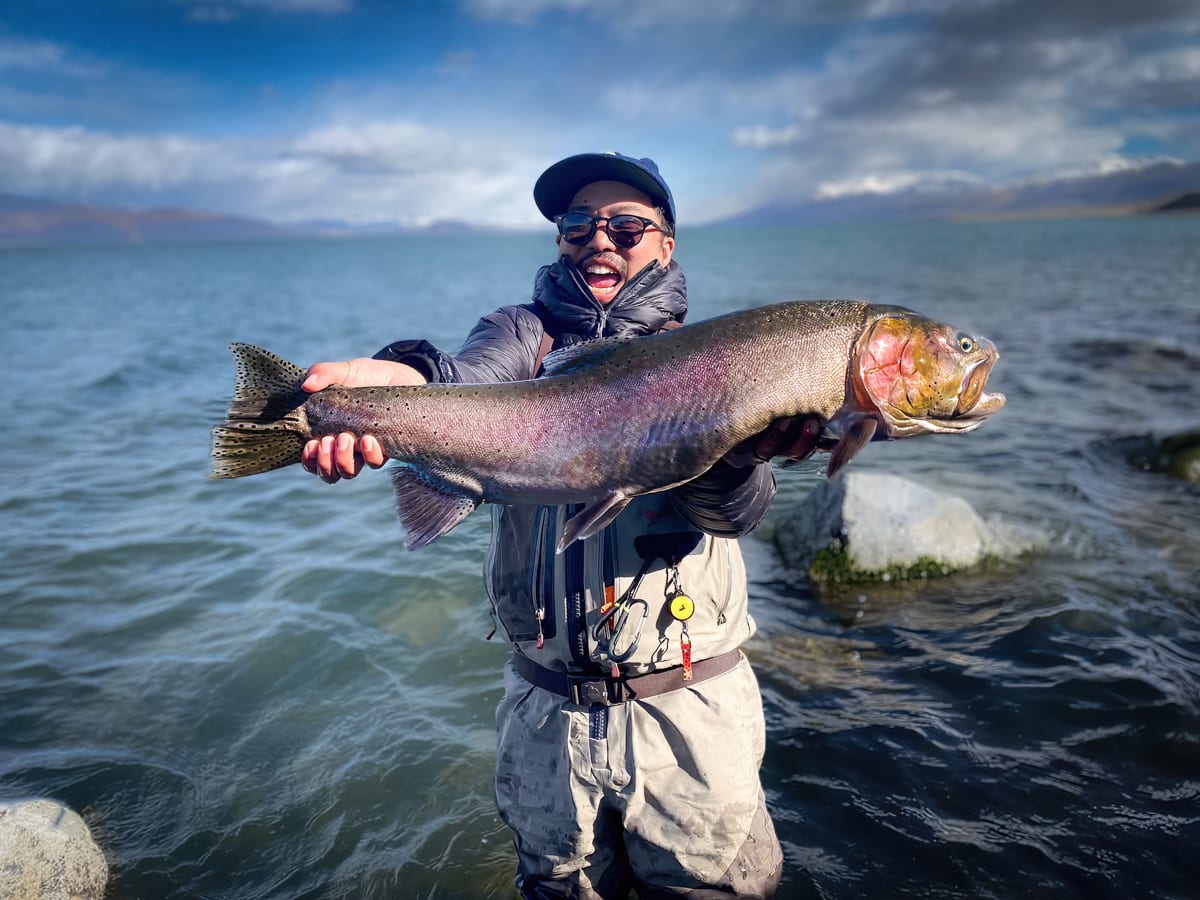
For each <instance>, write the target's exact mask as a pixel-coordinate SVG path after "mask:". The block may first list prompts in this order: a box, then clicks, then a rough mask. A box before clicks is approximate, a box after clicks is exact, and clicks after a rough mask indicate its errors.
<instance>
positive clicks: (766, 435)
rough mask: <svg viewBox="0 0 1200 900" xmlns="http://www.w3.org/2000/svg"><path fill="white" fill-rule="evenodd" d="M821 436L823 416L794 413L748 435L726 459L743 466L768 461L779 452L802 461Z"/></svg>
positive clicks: (730, 462) (788, 457) (735, 464)
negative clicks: (806, 415)
mask: <svg viewBox="0 0 1200 900" xmlns="http://www.w3.org/2000/svg"><path fill="white" fill-rule="evenodd" d="M820 437H821V422H820V420H819V419H807V418H804V417H802V416H794V417H792V418H789V419H776V420H775V421H774V422H772V423H771V424H770V425H769V426H767V428H766V429H765V430H764V431H760V432H759V433H758V434H756V435H754V437H751V438H747V439H746V440H744V441H742V442H741V443H740V444H738V445H737V446H736V447H734V448H733V449H732V450H730V451H729V452H728V453H726V454H725V461H726V462H727V463H729V464H730V465H731V466H737V467H738V468H741V467H743V466H752V465H756V464H758V463H764V462H768V461H769V460H771V459H772V458H774V457H776V456H783V457H787V459H789V460H795V461H797V462H798V461H799V460H802V459H807V458H808V457H810V456H812V454H813V451H814V450H816V449H817V441H818V440H819V439H820Z"/></svg>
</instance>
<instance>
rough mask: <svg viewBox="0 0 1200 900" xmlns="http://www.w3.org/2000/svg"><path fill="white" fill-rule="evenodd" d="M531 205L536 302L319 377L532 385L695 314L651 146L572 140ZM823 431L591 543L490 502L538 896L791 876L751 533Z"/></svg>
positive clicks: (512, 813)
mask: <svg viewBox="0 0 1200 900" xmlns="http://www.w3.org/2000/svg"><path fill="white" fill-rule="evenodd" d="M534 200H535V202H536V203H537V206H538V209H539V210H540V211H541V212H542V214H543V215H544V216H545V217H546V218H547V219H549V220H551V221H552V222H554V223H556V225H557V226H558V237H557V245H558V252H559V258H558V259H557V261H556V262H554V263H553V264H551V265H547V266H545V267H543V268H542V269H541V270H540V271H539V272H538V273H537V277H536V279H535V283H534V292H533V298H532V301H531V302H528V303H524V304H520V305H512V306H505V307H502V308H501V309H498V310H496V311H495V312H493V313H490V314H489V315H486V316H484V317H483V318H482V319H481V320H480V321H479V322H478V324H476V326H475V327H474V328H473V329H472V330H471V332H470V334H469V335H468V336H467V339H466V342H465V343H464V344H463V346H462V348H461V349H460V350H459V351H458V352H457V353H456V354H453V355H451V354H448V353H444V352H442V351H440V350H438V349H437V348H435V347H433V346H432V345H430V344H428V343H427V342H425V341H420V340H405V341H399V342H397V343H393V344H390V345H388V346H387V347H385V348H383V350H381V351H380V352H379V353H378V354H377V355H376V356H375V357H374V358H370V359H366V358H363V359H354V360H349V361H345V362H324V363H318V364H316V365H314V366H312V367H311V368H310V369H309V370H308V376H307V380H306V381H304V384H303V388H304V390H305V391H308V392H317V391H321V390H322V389H325V388H327V387H329V386H330V385H333V384H340V385H345V386H347V387H367V386H383V385H389V386H394V385H418V384H426V383H449V384H474V383H497V382H514V381H522V380H525V379H530V378H535V377H537V376H539V375H540V374H542V367H543V360H544V359H545V357H546V355H547V353H549V352H550V351H551V350H561V349H562V348H566V347H570V346H571V345H573V344H576V343H578V342H581V341H585V340H589V339H594V338H603V337H635V336H643V335H651V334H655V333H658V332H663V331H667V330H670V329H674V328H676V327H677V326H679V325H680V324H681V323H682V322H683V319H684V317H685V315H686V314H687V293H686V286H685V282H684V277H683V272H682V270H681V268H680V266H679V263H678V262H676V261H675V260H674V259H673V258H672V257H673V254H674V250H675V224H676V223H675V204H674V200H673V198H672V195H671V191H670V189H669V188H668V187H667V183H666V181H665V180H664V179H663V177H662V176H661V174H660V173H659V171H658V167H657V166H656V165H655V163H654V162H653V161H652V160H649V159H635V158H632V157H627V156H623V155H620V154H616V153H588V154H582V155H579V156H572V157H569V158H567V159H564V160H562V161H560V162H558V163H556V164H555V165H553V166H551V167H550V168H549V169H547V170H546V171H545V172H544V173H543V174H542V176H541V177H540V178H539V179H538V181H537V183H536V185H535V186H534ZM662 387H663V389H664V390H668V389H669V388H670V385H668V384H664V385H663V386H662ZM818 431H819V425H818V423H817V421H816V419H815V418H805V417H799V416H798V417H792V418H787V419H784V420H781V421H777V422H776V423H774V424H773V425H772V426H771V427H770V428H768V429H766V430H765V431H763V432H762V433H761V434H759V435H757V436H756V437H753V438H751V439H749V440H745V441H742V442H741V443H739V444H738V446H737V447H735V448H734V449H733V450H732V451H730V452H729V453H727V454H726V456H725V457H724V458H723V459H720V460H718V461H717V462H716V463H715V464H714V465H712V466H711V468H709V469H708V470H707V471H705V472H704V473H703V474H702V475H700V476H699V477H698V478H695V479H694V480H692V481H690V482H688V483H686V484H682V485H679V486H677V487H674V488H672V489H670V490H667V491H662V492H658V493H650V494H645V495H642V496H639V497H635V498H633V499H632V501H631V502H628V504H627V505H621V506H617V507H616V508H614V509H609V510H601V511H600V512H599V514H598V515H597V516H596V518H595V519H594V520H593V521H590V522H589V523H588V524H589V525H590V526H591V527H589V528H588V530H587V534H588V535H590V536H587V537H586V538H585V539H583V540H573V541H569V542H567V541H564V528H565V523H566V522H567V520H568V519H569V518H570V517H572V515H574V514H576V513H578V511H579V507H578V505H576V506H574V507H571V506H553V505H543V506H536V505H513V506H506V505H493V506H492V517H493V531H492V545H491V548H490V550H489V552H488V555H487V561H486V571H485V580H486V587H487V592H488V595H489V597H490V599H491V602H492V607H493V613H494V616H495V619H496V621H497V623H498V625H499V627H500V629H501V631H502V633H503V634H504V635H505V637H506V638H507V639H508V641H509V642H510V643H511V644H512V647H513V651H514V652H513V657H512V660H511V662H510V663H509V664H508V665H507V666H506V667H505V673H504V688H505V691H504V698H503V699H502V701H501V702H500V705H499V708H498V710H497V728H498V739H497V765H496V799H497V803H498V806H499V811H500V815H501V817H502V818H503V820H504V821H505V822H506V823H507V824H508V826H509V827H510V828H511V829H512V831H513V833H514V836H515V843H516V848H517V853H518V857H519V870H518V875H517V883H518V885H519V887H520V890H521V895H522V896H523V897H603V898H612V897H624V896H626V895H627V894H628V892H629V890H630V889H631V888H632V889H636V890H637V892H638V895H639V896H641V897H667V896H706V897H707V896H722V895H733V896H755V897H764V896H770V895H772V894H773V893H774V892H775V890H776V887H777V886H778V883H779V879H780V874H781V865H782V853H781V850H780V846H779V842H778V840H777V838H776V836H775V830H774V826H773V825H772V823H771V819H770V817H769V815H768V813H767V810H766V806H765V801H764V797H763V791H762V788H761V785H760V783H759V774H758V773H759V767H760V764H761V762H762V757H763V751H764V742H765V729H764V723H763V709H762V701H761V697H760V695H759V690H758V685H757V682H756V680H755V677H754V674H753V672H752V671H751V669H750V666H749V663H748V662H747V661H746V658H745V657H744V656H743V655H742V653H741V651H740V650H739V649H738V648H739V647H740V645H741V644H742V643H743V642H744V641H746V640H747V639H748V638H749V637H750V636H751V635H752V634H753V633H754V630H755V626H754V621H753V619H752V618H751V616H750V612H749V610H748V608H747V587H746V575H745V570H744V567H743V563H742V557H741V553H740V552H739V549H738V543H737V538H738V537H739V536H741V535H743V534H746V533H747V532H749V531H750V530H751V529H753V528H754V527H755V526H756V525H758V524H759V522H760V521H761V520H762V518H763V516H764V515H765V513H766V511H767V509H768V507H769V505H770V503H771V500H772V498H773V496H774V494H775V479H774V475H773V474H772V470H771V466H770V465H769V464H766V463H767V462H768V461H769V460H770V459H771V458H772V457H775V456H785V457H791V458H804V457H806V456H808V455H809V454H810V453H811V452H812V451H813V449H814V447H815V445H816V441H817V437H818ZM384 462H385V454H384V449H383V447H382V446H381V442H380V441H379V440H378V439H377V438H376V437H375V436H373V435H371V434H351V433H342V434H338V435H325V436H324V437H321V438H320V439H319V440H311V441H309V442H308V443H307V445H306V446H305V447H304V450H303V465H304V467H305V468H306V469H307V470H308V471H310V472H313V473H316V474H319V475H320V476H321V477H322V478H323V479H324V480H326V481H328V482H335V481H337V480H339V478H342V477H353V476H354V475H356V474H358V473H359V472H360V471H361V469H362V468H363V466H364V464H365V465H370V466H373V467H378V466H381V465H382V464H383V463H384ZM467 511H468V512H469V510H467ZM464 514H465V513H464ZM610 517H611V518H610ZM450 527H452V524H451V525H450ZM439 533H440V532H439ZM564 544H565V547H564ZM556 548H561V549H562V552H560V553H556Z"/></svg>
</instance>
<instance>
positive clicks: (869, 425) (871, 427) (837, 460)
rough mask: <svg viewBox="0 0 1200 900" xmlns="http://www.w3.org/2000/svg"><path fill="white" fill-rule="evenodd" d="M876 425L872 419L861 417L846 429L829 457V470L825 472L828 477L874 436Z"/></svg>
mask: <svg viewBox="0 0 1200 900" xmlns="http://www.w3.org/2000/svg"><path fill="white" fill-rule="evenodd" d="M876 425H877V423H876V421H875V420H874V419H871V418H862V419H859V420H857V421H856V422H854V424H852V425H851V426H850V427H849V429H847V431H846V433H845V435H843V436H842V439H841V440H840V441H838V442H837V444H836V445H835V446H834V448H833V453H832V455H831V456H830V457H829V470H828V472H827V473H826V474H827V475H828V477H830V478H832V477H833V476H834V475H836V474H837V473H838V470H839V469H841V467H842V466H844V465H845V464H846V463H848V462H850V460H852V459H854V457H855V456H857V455H858V451H859V450H861V449H862V448H863V447H865V446H867V444H869V443H871V438H872V437H874V436H875V428H876Z"/></svg>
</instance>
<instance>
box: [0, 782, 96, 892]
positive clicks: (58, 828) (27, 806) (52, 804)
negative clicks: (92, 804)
mask: <svg viewBox="0 0 1200 900" xmlns="http://www.w3.org/2000/svg"><path fill="white" fill-rule="evenodd" d="M107 883H108V863H107V862H106V861H105V859H104V854H103V853H102V852H101V850H100V848H99V847H98V846H97V845H96V842H95V841H94V840H93V839H92V834H91V831H89V830H88V827H87V825H86V824H85V823H84V821H83V819H82V818H80V816H79V814H78V813H76V812H75V811H74V810H72V809H70V808H68V807H66V806H64V805H63V804H61V803H59V802H58V801H56V800H43V799H24V800H10V801H3V800H0V897H4V898H6V900H101V898H103V897H104V888H105V886H106V885H107Z"/></svg>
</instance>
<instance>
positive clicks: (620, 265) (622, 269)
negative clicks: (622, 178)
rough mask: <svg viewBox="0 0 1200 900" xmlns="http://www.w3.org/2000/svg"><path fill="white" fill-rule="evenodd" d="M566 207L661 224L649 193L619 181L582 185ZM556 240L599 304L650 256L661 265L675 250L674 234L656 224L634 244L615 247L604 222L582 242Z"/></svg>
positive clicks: (616, 290)
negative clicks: (666, 231) (581, 243)
mask: <svg viewBox="0 0 1200 900" xmlns="http://www.w3.org/2000/svg"><path fill="white" fill-rule="evenodd" d="M567 211H568V212H585V213H587V214H588V215H591V216H603V217H608V216H616V215H620V214H621V213H627V214H629V215H634V216H641V217H642V218H644V219H652V220H653V221H654V222H655V223H656V224H658V225H663V224H665V223H664V222H663V220H662V216H661V215H660V214H659V213H657V212H656V211H655V209H654V206H653V205H652V203H651V200H650V198H649V197H647V196H646V195H645V194H643V193H642V192H641V191H639V190H638V189H637V188H635V187H633V186H631V185H628V184H622V183H621V182H619V181H596V182H593V183H592V184H589V185H585V186H584V187H582V188H580V189H579V192H578V193H577V194H576V195H575V197H574V199H572V200H571V206H570V209H568V210H567ZM557 241H558V252H559V253H560V254H562V255H563V256H566V257H568V258H569V259H570V260H571V261H572V262H574V263H575V265H576V266H577V267H578V268H579V271H580V272H582V273H583V277H584V279H585V280H586V281H587V283H588V287H589V288H591V290H592V296H593V297H595V298H596V300H597V301H598V302H599V303H601V304H606V303H609V302H610V301H611V300H612V299H613V297H615V296H617V293H618V292H619V291H620V290H621V288H622V287H624V285H625V282H626V281H628V280H629V278H631V277H632V276H634V275H636V274H637V273H638V272H640V271H641V270H642V269H643V268H645V267H646V265H647V264H648V263H649V262H650V260H652V259H657V260H658V262H659V265H661V266H663V267H664V268H665V267H666V266H667V264H668V263H670V261H671V253H672V252H673V251H674V250H675V238H673V237H669V236H667V235H665V234H663V233H662V232H661V231H659V230H658V229H657V228H647V229H646V232H645V234H643V235H642V240H641V241H640V242H639V243H638V245H637V246H636V247H630V248H629V249H625V248H623V247H618V246H617V245H616V244H614V243H613V242H612V240H611V239H610V238H609V236H608V234H607V232H605V230H604V223H601V224H600V226H599V227H597V228H596V233H595V234H593V235H592V237H591V240H589V241H588V242H587V243H586V244H583V245H582V246H576V245H575V244H568V243H567V242H566V241H564V240H563V238H562V235H559V236H558V238H557Z"/></svg>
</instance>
